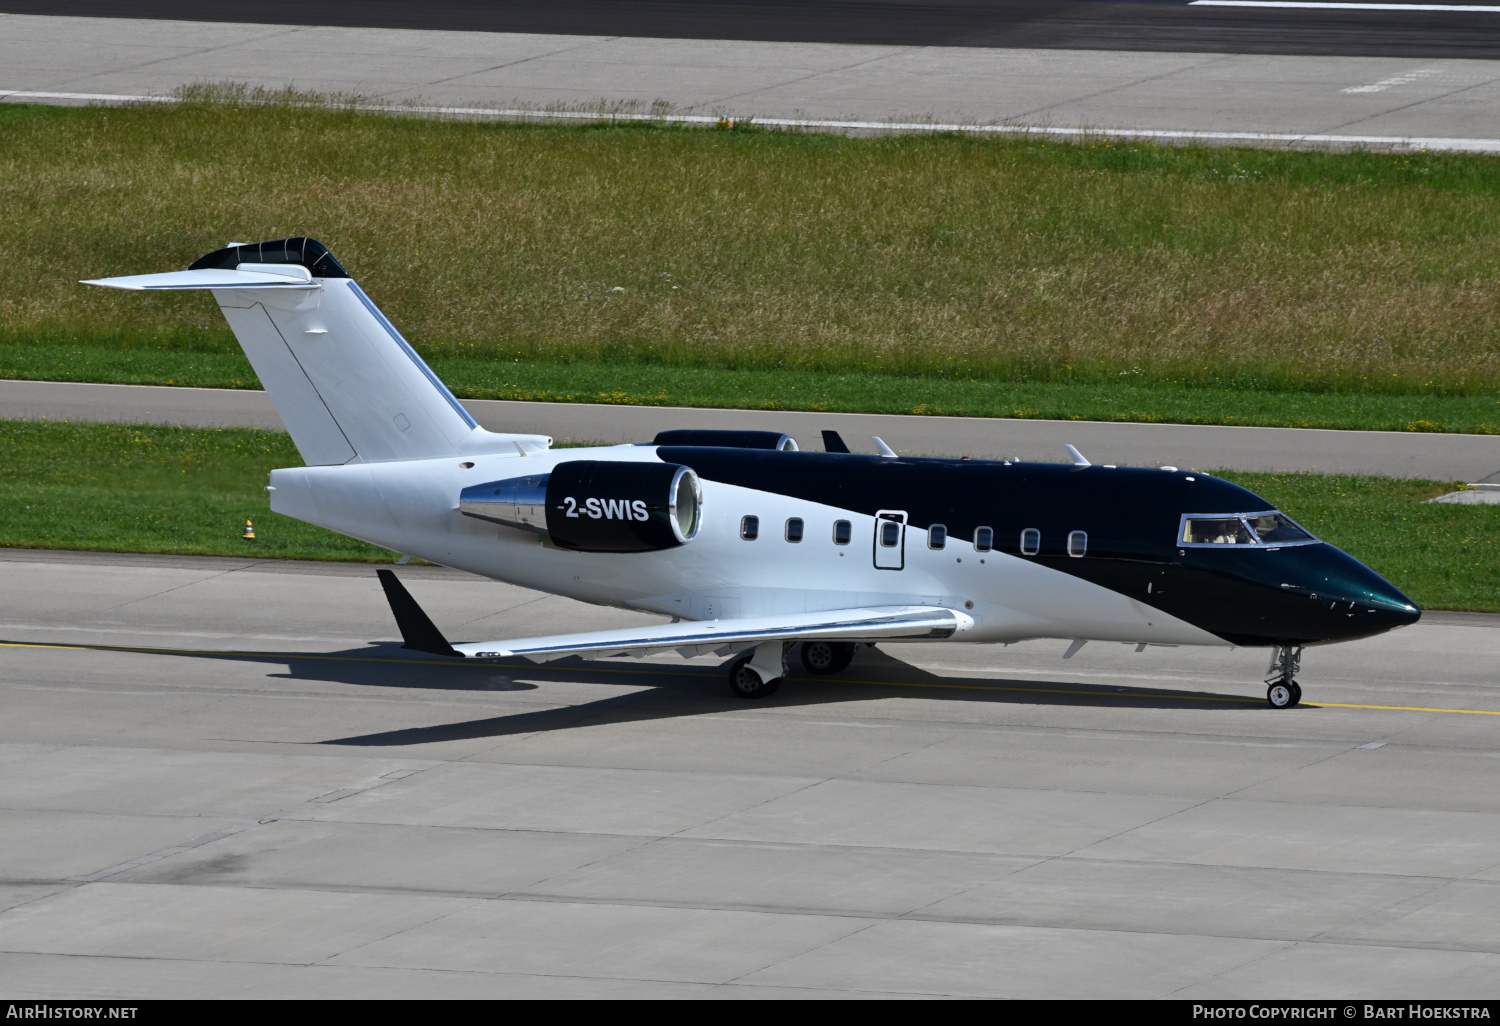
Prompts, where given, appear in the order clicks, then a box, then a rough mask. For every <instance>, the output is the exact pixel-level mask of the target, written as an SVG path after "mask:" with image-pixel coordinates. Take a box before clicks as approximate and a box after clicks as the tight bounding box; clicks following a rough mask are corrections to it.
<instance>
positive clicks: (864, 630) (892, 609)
mask: <svg viewBox="0 0 1500 1026" xmlns="http://www.w3.org/2000/svg"><path fill="white" fill-rule="evenodd" d="M973 624H974V620H973V618H972V617H969V616H967V615H966V614H964V613H960V612H958V611H957V610H954V609H944V608H942V607H940V606H868V607H866V608H863V609H835V610H830V611H827V612H822V613H790V614H786V615H782V616H743V617H735V618H733V619H730V620H697V621H688V622H684V623H664V624H659V625H657V626H655V627H636V628H629V629H626V630H616V631H588V632H586V633H583V634H554V635H552V636H550V637H544V638H513V639H511V640H509V641H486V642H481V643H479V644H470V645H454V646H453V649H454V651H456V652H458V653H459V654H460V655H466V656H471V657H473V658H475V659H503V658H508V657H513V656H521V657H523V658H525V659H530V660H531V661H532V662H536V663H544V662H547V661H549V660H552V659H561V658H563V657H564V656H573V655H576V656H584V657H595V658H597V657H602V656H642V655H649V654H651V653H653V652H671V651H678V652H682V654H684V655H701V654H704V653H707V652H717V653H719V654H721V655H729V654H730V653H731V652H734V651H736V650H739V649H744V648H747V647H750V646H752V645H758V644H760V643H761V642H763V641H796V640H801V641H806V640H811V639H814V638H816V639H820V640H823V641H876V640H882V639H883V640H895V639H898V638H904V639H908V640H913V641H915V640H919V639H940V638H947V637H950V636H952V635H953V634H954V633H956V632H957V631H962V630H968V629H969V628H970V627H972V626H973Z"/></svg>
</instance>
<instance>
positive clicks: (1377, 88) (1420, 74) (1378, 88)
mask: <svg viewBox="0 0 1500 1026" xmlns="http://www.w3.org/2000/svg"><path fill="white" fill-rule="evenodd" d="M1441 74H1442V71H1441V70H1439V69H1438V68H1419V69H1418V70H1416V71H1408V72H1407V73H1406V74H1404V75H1397V76H1396V77H1395V78H1385V79H1381V80H1380V81H1379V82H1376V83H1375V84H1374V85H1364V86H1350V87H1349V88H1348V89H1340V90H1339V92H1341V93H1378V92H1383V91H1384V90H1386V89H1389V88H1391V86H1402V85H1411V84H1412V83H1413V82H1420V81H1421V80H1422V79H1424V78H1427V77H1429V76H1431V75H1441Z"/></svg>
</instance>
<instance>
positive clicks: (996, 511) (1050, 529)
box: [87, 238, 1421, 709]
mask: <svg viewBox="0 0 1500 1026" xmlns="http://www.w3.org/2000/svg"><path fill="white" fill-rule="evenodd" d="M87 284H92V285H105V286H110V287H113V288H121V289H138V290H147V291H154V290H163V289H173V290H175V289H207V290H209V291H211V292H212V293H213V294H214V298H215V299H217V300H218V303H219V306H220V307H221V308H222V309H223V311H224V316H225V317H226V318H227V319H228V321H229V324H230V326H231V327H232V328H233V329H234V333H235V336H236V337H237V338H238V339H239V343H240V345H241V346H242V347H243V348H244V350H245V355H246V356H247V357H249V359H250V363H251V365H252V366H253V367H254V368H255V372H256V374H258V375H259V376H260V380H261V382H262V383H263V384H264V385H265V388H266V391H267V392H268V393H269V394H270V397H271V400H272V402H273V403H274V404H275V406H276V410H277V412H278V413H280V415H281V419H282V420H283V421H284V422H285V423H286V427H287V430H288V431H289V432H290V433H291V436H292V440H293V441H294V442H295V443H296V446H297V450H298V452H299V453H300V454H301V456H302V458H303V460H304V461H305V463H306V464H307V465H306V466H303V467H288V468H286V469H283V470H273V471H271V478H270V487H269V491H270V495H271V508H272V509H273V510H275V511H276V512H278V513H282V514H285V515H286V516H290V517H296V518H297V519H299V520H305V521H307V522H308V523H311V524H317V525H319V526H322V527H326V528H329V529H331V530H334V531H339V532H341V533H343V534H347V535H350V536H352V537H355V538H360V539H363V540H364V541H367V542H370V543H372V544H375V545H380V546H384V547H386V548H389V549H394V550H396V551H398V552H402V553H406V554H407V555H409V556H415V557H420V558H422V559H425V560H429V561H431V562H433V563H440V564H443V565H446V566H451V567H457V568H460V569H463V570H468V571H472V572H473V573H477V574H482V575H484V576H486V577H491V578H495V579H498V580H502V581H509V582H511V583H514V584H518V585H522V586H525V587H528V588H536V589H539V590H541V591H546V592H551V593H554V594H558V595H566V596H569V597H571V598H576V599H582V600H583V601H586V602H593V603H600V604H607V605H611V606H616V607H621V608H626V609H635V610H641V611H644V612H649V613H656V614H659V615H661V616H663V617H671V618H672V619H671V622H669V623H663V624H660V625H658V626H652V627H642V628H634V629H626V630H607V631H595V632H591V633H583V634H564V635H556V636H552V637H537V638H512V639H510V640H505V641H481V642H476V643H469V644H456V645H455V644H450V643H449V642H448V641H447V639H445V638H444V637H443V635H442V634H441V632H440V631H439V630H438V629H437V628H436V627H435V626H434V625H433V624H432V622H431V621H430V620H429V619H428V618H427V616H426V614H424V613H423V612H422V610H421V608H420V607H419V606H418V605H417V604H416V602H415V601H414V600H413V599H412V598H411V596H410V595H409V594H408V593H407V592H406V590H405V588H404V587H403V586H402V585H401V583H400V582H399V581H398V580H397V579H396V577H395V575H394V573H393V572H392V571H390V570H380V571H379V574H380V579H381V582H382V584H383V586H384V588H385V593H386V596H387V599H388V600H389V601H390V604H391V609H392V611H393V613H394V614H395V616H396V621H397V625H398V627H399V628H400V629H401V633H402V636H403V638H404V640H405V642H406V646H407V647H409V648H414V649H419V650H422V651H426V652H435V653H440V654H443V655H449V656H455V657H466V658H471V659H504V658H514V657H524V658H526V659H530V660H534V661H545V660H550V659H557V658H561V657H565V656H582V657H590V656H593V657H604V656H618V655H637V656H639V655H645V654H649V653H658V652H673V651H675V652H679V653H682V654H683V655H687V656H693V655H701V654H705V653H710V652H712V653H716V654H718V655H720V656H726V657H727V656H735V658H734V659H733V660H732V661H731V663H730V670H729V682H730V687H731V690H732V691H733V692H734V693H735V694H736V695H739V696H741V697H744V698H764V697H766V696H768V695H770V694H771V693H773V692H774V691H775V690H776V689H777V687H778V686H779V684H780V683H781V680H782V678H783V677H785V676H786V674H787V672H788V665H789V660H790V659H791V658H792V657H793V655H794V654H795V655H797V656H799V657H800V661H801V662H802V664H803V666H804V667H805V668H806V669H807V670H808V671H809V672H811V673H815V674H816V673H837V672H839V671H841V670H843V669H844V668H845V667H847V666H848V665H849V662H850V660H851V658H852V657H853V655H854V653H855V651H856V646H858V645H860V644H874V643H878V642H881V641H895V640H900V641H929V642H934V643H943V644H953V643H958V642H969V643H975V642H1015V641H1020V640H1023V639H1030V638H1057V639H1060V640H1063V641H1066V642H1068V643H1069V644H1068V649H1067V655H1071V654H1072V653H1073V652H1076V651H1077V650H1078V648H1079V647H1081V646H1082V645H1083V644H1084V643H1085V642H1088V641H1106V642H1122V643H1126V644H1131V645H1135V646H1137V648H1138V649H1144V648H1145V647H1146V646H1151V645H1168V646H1170V645H1219V646H1264V647H1265V648H1267V649H1269V650H1270V654H1271V659H1270V666H1269V669H1268V671H1267V674H1268V677H1269V679H1268V680H1267V682H1266V684H1267V690H1266V699H1267V701H1268V702H1269V703H1270V704H1271V706H1273V707H1275V708H1278V709H1282V708H1287V707H1289V706H1295V705H1296V704H1297V703H1298V702H1299V701H1300V700H1301V696H1302V688H1301V686H1300V685H1299V684H1298V683H1297V682H1296V679H1295V675H1296V673H1297V672H1298V667H1299V662H1300V658H1301V653H1302V649H1303V646H1306V645H1314V644H1324V643H1328V642H1336V641H1348V640H1352V639H1355V638H1363V637H1368V636H1370V635H1373V634H1378V633H1380V632H1382V631H1387V630H1391V629H1393V628H1396V627H1401V626H1404V625H1406V624H1410V623H1415V622H1416V620H1417V618H1418V617H1419V616H1420V615H1421V613H1420V611H1419V610H1418V609H1417V608H1416V607H1415V606H1414V605H1413V604H1412V603H1411V601H1410V600H1409V599H1407V597H1406V596H1405V595H1403V594H1401V592H1399V591H1398V590H1396V588H1394V587H1392V586H1391V584H1390V583H1388V582H1387V581H1385V580H1384V579H1383V578H1381V577H1380V576H1379V575H1378V574H1376V573H1375V572H1374V571H1372V570H1370V569H1369V568H1368V567H1366V566H1364V565H1363V564H1362V563H1360V562H1359V561H1357V560H1355V559H1353V558H1352V557H1350V556H1348V555H1346V554H1345V553H1343V552H1341V551H1340V550H1338V549H1337V548H1335V547H1334V546H1332V545H1329V544H1328V543H1327V542H1323V541H1320V540H1318V539H1317V538H1315V537H1313V536H1312V535H1311V534H1310V533H1308V532H1307V531H1306V530H1305V529H1303V528H1302V527H1300V526H1298V525H1297V524H1296V523H1295V522H1293V521H1292V519H1291V518H1290V517H1288V516H1286V515H1285V514H1283V513H1281V512H1279V511H1278V510H1276V509H1274V508H1272V506H1271V504H1270V503H1268V502H1266V501H1264V500H1263V499H1260V498H1257V497H1256V496H1255V495H1254V494H1253V493H1251V492H1249V491H1246V490H1245V489H1244V488H1241V487H1239V486H1237V485H1233V484H1230V483H1229V482H1227V481H1223V480H1220V479H1218V478H1215V477H1212V476H1209V475H1207V474H1203V473H1192V472H1186V471H1180V470H1176V469H1174V468H1171V467H1162V468H1133V467H1116V466H1096V465H1092V464H1090V463H1089V462H1088V461H1087V460H1086V459H1084V457H1083V456H1082V455H1081V454H1080V453H1079V452H1078V451H1077V450H1076V449H1074V448H1073V447H1072V446H1068V447H1067V450H1068V452H1069V454H1070V456H1071V463H1057V464H1052V463H1023V462H1019V461H1005V460H1000V461H994V460H977V459H964V460H957V459H928V458H917V457H910V456H901V455H898V454H897V453H895V452H894V451H892V450H891V449H890V447H889V446H887V445H886V444H885V443H884V442H883V441H881V440H879V439H874V442H875V444H876V446H877V448H878V449H879V450H880V452H879V454H878V455H860V454H855V453H852V452H850V451H849V449H848V447H847V446H846V445H845V444H844V442H843V440H842V439H841V438H839V436H838V435H837V434H836V433H834V432H831V431H826V432H824V433H823V435H824V439H823V441H824V449H825V451H824V452H803V451H799V450H798V448H797V445H796V442H795V441H794V440H792V439H791V438H790V437H788V436H786V435H781V434H777V433H774V432H732V431H668V432H664V433H662V434H659V435H657V436H656V438H655V439H654V440H653V441H652V442H650V443H643V444H627V445H619V446H610V447H601V448H590V449H567V450H561V451H555V450H552V449H551V445H552V439H550V438H548V437H546V436H544V435H534V434H502V433H495V432H491V431H487V430H485V429H484V428H481V427H480V426H479V425H478V423H477V422H476V421H475V420H474V418H473V417H472V416H470V415H469V413H468V411H467V410H465V409H464V407H463V405H462V404H460V403H459V401H458V400H457V399H456V398H454V396H453V394H452V393H451V392H450V391H449V390H448V389H447V388H446V387H445V386H444V385H443V383H442V382H441V381H439V380H438V378H437V375H435V374H434V373H433V372H432V370H431V369H430V368H429V367H428V366H427V364H426V363H424V362H423V361H422V359H421V357H419V356H418V355H417V353H416V351H415V350H413V349H412V347H411V346H410V345H409V344H408V343H407V342H406V340H405V339H404V338H402V337H401V334H400V332H398V331H397V330H396V328H395V327H394V326H393V325H392V324H391V322H390V321H389V320H387V319H386V317H385V315H384V314H382V313H381V312H380V310H379V309H378V308H377V307H376V306H375V304H374V303H373V302H371V300H370V298H369V297H368V296H366V295H365V293H364V290H362V289H361V288H360V287H359V285H358V284H356V283H355V281H354V279H352V278H351V277H349V275H348V274H347V273H346V272H345V271H344V269H343V268H342V267H341V266H340V265H339V263H338V261H336V260H335V259H334V257H333V254H331V253H330V252H329V251H328V249H327V248H326V247H325V246H323V245H322V244H321V243H319V242H317V241H315V240H313V239H309V238H290V239H279V240H276V241H273V242H261V243H254V244H240V243H234V244H231V245H229V246H228V247H226V248H224V249H220V250H217V251H215V252H213V253H209V254H208V255H207V256H204V257H202V258H201V259H199V260H198V261H197V262H195V263H194V264H193V265H192V266H191V267H190V268H189V269H188V270H185V271H173V272H168V273H165V274H146V275H138V276H134V277H125V278H104V279H99V280H95V281H90V282H88V283H87Z"/></svg>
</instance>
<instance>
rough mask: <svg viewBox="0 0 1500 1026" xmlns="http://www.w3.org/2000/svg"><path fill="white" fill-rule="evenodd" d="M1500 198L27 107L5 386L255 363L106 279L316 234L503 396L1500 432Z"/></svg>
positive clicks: (770, 143) (576, 131)
mask: <svg viewBox="0 0 1500 1026" xmlns="http://www.w3.org/2000/svg"><path fill="white" fill-rule="evenodd" d="M1497 198H1500V162H1497V161H1496V160H1495V159H1494V158H1489V157H1481V156H1455V155H1440V154H1407V155H1379V154H1358V153H1355V154H1330V153H1294V152H1275V151H1265V150H1260V151H1252V150H1230V149H1199V148H1174V147H1155V146H1150V145H1146V144H1129V145H1111V144H1106V143H1100V144H1098V145H1057V144H1052V143H1043V142H1040V141H1036V140H1026V139H1004V140H995V139H991V140H980V139H972V138H960V137H919V136H905V137H892V138H862V139H856V138H844V137H836V136H826V135H812V134H789V133H772V132H761V131H753V130H752V131H711V130H697V129H669V128H664V127H660V126H650V125H644V126H636V127H606V126H587V125H584V126H570V127H568V126H565V127H557V126H539V125H503V124H479V123H472V122H455V121H441V120H431V119H422V118H418V117H411V116H400V117H392V116H386V115H377V114H358V113H354V112H351V111H347V110H326V109H310V108H305V107H303V108H299V107H291V106H279V107H278V106H274V105H272V106H262V107H247V106H236V105H230V104H186V105H183V106H181V107H177V108H165V107H160V106H158V107H152V108H110V109H102V108H93V109H88V108H47V107H27V106H21V105H5V106H3V107H0V374H5V375H8V376H13V377H16V376H20V377H67V376H69V375H76V374H78V373H86V374H91V375H93V377H94V378H95V379H96V380H122V379H123V380H133V379H132V378H131V377H130V375H131V374H132V373H136V372H138V371H139V370H140V369H141V367H142V365H143V364H150V366H151V368H152V369H151V372H150V373H149V374H147V375H146V376H145V378H144V380H193V381H197V380H199V379H196V378H193V377H192V375H194V374H205V373H208V374H213V375H219V379H220V380H224V379H226V378H227V379H228V380H231V381H232V380H241V381H244V380H245V378H244V374H243V364H238V365H235V364H233V363H232V360H233V359H237V356H236V350H235V347H234V343H233V341H232V338H231V336H230V335H229V332H228V330H227V327H226V326H225V325H224V323H223V321H222V318H221V317H220V315H219V314H218V312H217V311H216V310H215V309H214V307H213V304H212V301H211V300H210V299H209V298H208V297H205V296H201V295H175V296H169V295H150V296H141V295H122V294H116V293H111V292H107V291H105V290H100V289H85V288H81V287H79V286H77V285H76V284H75V282H76V280H77V279H78V278H81V277H93V276H100V275H110V274H125V273H138V272H142V271H146V270H156V269H167V268H174V267H182V266H186V264H187V263H188V262H189V261H191V260H192V259H194V258H196V257H197V256H199V255H201V254H202V253H204V252H207V251H208V250H211V249H214V248H217V247H219V246H222V245H223V244H225V243H226V242H228V241H230V240H231V239H238V240H246V241H249V240H259V239H268V238H276V237H281V236H286V235H290V234H309V235H313V236H315V237H317V238H320V239H322V240H323V241H324V242H326V243H327V244H329V245H330V246H331V247H332V248H333V250H334V252H335V253H336V254H337V255H338V257H339V258H340V259H341V260H342V261H343V262H344V263H345V264H346V265H347V266H349V267H350V268H351V269H352V271H353V273H355V274H356V275H357V276H358V277H359V278H360V280H361V282H362V283H363V284H364V286H365V288H366V290H367V291H369V292H370V293H371V295H372V296H374V297H375V298H376V300H377V301H378V302H380V303H381V304H382V306H383V307H384V308H385V310H386V312H387V313H389V314H390V315H391V317H392V319H393V320H394V321H396V323H397V324H398V325H400V326H401V327H402V329H403V330H404V331H405V333H406V334H407V335H408V337H409V338H411V339H412V341H413V342H414V343H415V344H416V345H417V346H418V348H419V349H420V350H421V351H422V352H423V354H424V355H425V356H428V357H429V358H430V359H432V360H433V361H434V363H435V364H441V366H442V368H443V369H442V373H443V374H444V375H445V376H446V377H448V378H449V379H450V380H451V381H453V382H454V384H455V385H456V386H457V389H458V390H459V391H461V392H466V393H467V394H473V395H480V394H486V390H489V394H516V395H520V394H526V395H536V396H542V397H546V396H573V397H578V398H591V397H595V396H604V397H606V400H608V397H610V396H611V395H613V394H614V393H616V392H624V393H625V394H626V396H627V397H628V398H630V399H631V401H657V400H654V399H653V398H652V397H654V396H657V395H659V394H662V393H666V394H668V395H671V396H674V398H671V399H669V400H668V401H672V402H684V403H689V404H691V403H693V402H695V401H697V400H696V399H695V398H694V397H695V396H698V395H703V396H720V397H721V400H722V401H732V402H735V403H736V404H743V405H768V404H785V405H788V406H806V407H808V408H818V405H819V404H823V405H825V406H826V408H839V409H872V410H905V411H909V410H913V409H930V410H933V411H938V410H942V411H944V412H959V413H970V412H972V413H978V414H993V413H1009V412H1011V411H1014V410H1018V409H1019V410H1022V411H1030V410H1035V411H1038V412H1037V413H1036V414H1035V415H1041V416H1058V415H1061V416H1071V415H1078V416H1088V417H1094V416H1109V417H1120V418H1122V419H1146V420H1149V419H1167V420H1194V419H1196V420H1203V421H1209V422H1222V423H1272V424H1303V423H1316V424H1328V425H1331V426H1344V427H1377V426H1378V427H1391V428H1396V429H1401V430H1406V429H1408V428H1410V429H1412V430H1464V431H1500V291H1497V289H1496V288H1495V283H1496V275H1497V271H1500V246H1497V241H1500V203H1496V199H1497ZM65 352H66V353H72V354H76V355H75V356H74V357H73V358H71V359H70V360H63V359H62V355H61V354H63V353H65ZM127 354H128V355H127ZM226 359H228V360H230V361H231V362H229V363H225V362H223V361H224V360H226ZM131 362H135V367H134V369H133V370H132V369H131V368H130V367H128V366H124V365H126V364H129V363H131ZM210 365H212V367H213V369H212V370H211V371H209V370H207V368H208V367H209V366H210ZM122 367H123V368H124V369H122ZM758 374H759V375H767V376H764V377H757V376H756V375H758ZM723 375H737V376H735V377H724V376H723ZM600 382H603V383H604V384H605V387H602V388H601V387H599V383H600ZM618 382H624V383H625V384H624V385H623V387H611V386H613V385H615V384H617V383H618ZM793 386H796V391H799V392H802V391H808V392H814V393H818V396H819V398H817V399H816V400H815V401H812V402H804V401H803V399H802V397H800V396H799V397H796V398H795V400H794V399H793V398H791V397H790V393H791V392H792V391H793ZM1044 411H1045V412H1044ZM1027 415H1029V414H1027Z"/></svg>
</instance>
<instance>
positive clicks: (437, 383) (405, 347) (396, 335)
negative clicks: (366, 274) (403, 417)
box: [349, 278, 479, 429]
mask: <svg viewBox="0 0 1500 1026" xmlns="http://www.w3.org/2000/svg"><path fill="white" fill-rule="evenodd" d="M349 289H350V291H352V292H353V293H354V294H355V295H356V296H357V297H359V301H360V302H361V303H363V304H365V309H366V310H368V311H370V315H371V316H372V317H374V318H375V319H376V320H377V321H379V322H380V326H381V327H383V328H385V330H386V333H387V334H389V335H390V336H391V338H393V339H395V341H396V344H397V345H399V346H400V347H401V349H402V351H403V352H404V353H406V355H407V356H409V357H411V362H412V363H414V364H416V365H417V369H418V370H420V371H421V372H422V373H423V374H425V375H427V380H428V381H430V382H432V387H433V388H435V389H437V390H438V394H439V395H441V396H442V397H443V398H444V399H446V400H448V405H449V406H451V407H453V412H455V413H457V414H458V415H459V416H460V417H462V418H463V421H464V423H465V424H467V425H469V427H470V428H471V429H472V428H477V427H478V426H479V422H478V421H477V420H475V419H474V418H473V417H472V416H470V415H469V411H468V410H466V409H464V404H463V403H461V402H459V401H458V398H457V397H456V396H455V395H454V394H453V393H452V392H450V391H448V386H447V385H445V384H443V382H442V381H441V380H440V379H439V378H438V376H437V375H436V374H434V373H432V368H431V367H429V366H427V362H426V361H425V360H423V359H422V358H421V357H420V356H418V355H417V351H416V350H415V349H413V348H412V347H411V343H409V342H407V341H406V339H404V338H402V337H401V332H399V331H397V330H396V326H395V325H394V324H392V323H391V322H390V321H388V320H386V317H385V314H383V313H381V312H380V308H379V307H378V306H376V305H375V304H374V303H372V302H370V297H369V296H367V295H365V290H364V289H362V288H360V287H359V285H358V283H357V282H355V281H354V280H353V279H352V278H351V279H350V280H349Z"/></svg>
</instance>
